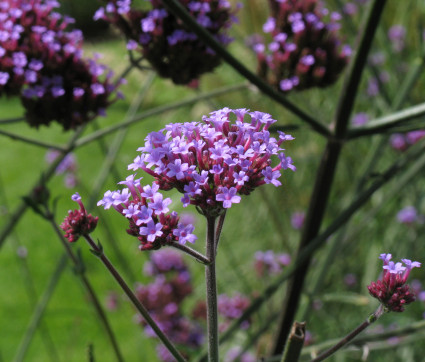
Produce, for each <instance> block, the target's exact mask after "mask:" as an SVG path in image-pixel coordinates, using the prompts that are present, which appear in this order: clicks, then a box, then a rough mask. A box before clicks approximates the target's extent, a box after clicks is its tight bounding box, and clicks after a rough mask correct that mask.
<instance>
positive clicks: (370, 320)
mask: <svg viewBox="0 0 425 362" xmlns="http://www.w3.org/2000/svg"><path fill="white" fill-rule="evenodd" d="M383 314H384V308H383V306H382V304H381V305H380V306H379V308H378V309H377V310H376V311H375V312H374V313H372V314H371V315H370V316H369V318H367V319H366V320H365V321H364V322H363V323H362V324H360V325H359V326H358V327H357V328H355V329H354V330H353V331H352V332H350V333H349V334H347V335H346V336H345V337H344V338H342V339H341V340H340V341H339V342H338V343H337V344H335V345H334V346H332V347H331V348H329V349H328V350H326V351H325V352H323V353H321V354H320V355H319V356H317V357H316V358H314V359H312V360H311V362H320V361H323V360H324V359H326V358H328V357H329V356H332V355H333V354H334V353H335V352H336V351H338V350H339V349H340V348H342V347H344V346H345V345H346V344H347V343H349V342H350V341H351V340H352V339H353V338H354V337H356V336H358V335H359V333H361V332H362V331H364V330H365V329H366V328H367V327H369V326H370V325H371V324H372V323H374V322H376V321H377V320H378V319H379V318H380V317H381V316H382V315H383Z"/></svg>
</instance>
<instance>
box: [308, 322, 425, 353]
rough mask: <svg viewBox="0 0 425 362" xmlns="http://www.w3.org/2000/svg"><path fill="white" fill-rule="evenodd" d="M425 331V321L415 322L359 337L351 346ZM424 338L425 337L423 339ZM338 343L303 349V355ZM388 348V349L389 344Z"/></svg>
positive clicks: (324, 343)
mask: <svg viewBox="0 0 425 362" xmlns="http://www.w3.org/2000/svg"><path fill="white" fill-rule="evenodd" d="M424 329H425V321H420V322H415V323H412V324H410V325H408V326H406V327H402V328H399V329H395V330H392V331H388V332H383V333H375V334H368V335H365V336H359V337H357V338H356V339H355V340H354V341H353V342H352V343H351V344H355V345H357V346H362V345H364V344H366V343H369V342H378V341H386V340H388V339H389V338H392V337H400V336H406V335H409V334H418V332H423V330H424ZM421 335H422V334H421V333H419V336H421ZM421 338H423V337H421ZM337 342H338V340H337V339H332V340H329V341H326V342H322V343H319V344H316V345H312V346H308V347H306V348H304V349H303V351H302V353H301V355H309V354H311V353H313V352H314V351H318V350H322V349H325V348H329V347H331V346H333V345H335V344H336V343H337ZM386 345H387V348H388V344H386Z"/></svg>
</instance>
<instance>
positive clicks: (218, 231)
mask: <svg viewBox="0 0 425 362" xmlns="http://www.w3.org/2000/svg"><path fill="white" fill-rule="evenodd" d="M226 213H227V210H224V212H223V213H222V214H221V215H220V217H219V218H218V222H217V228H216V230H215V241H214V250H215V255H217V250H218V244H219V242H220V236H221V232H222V231H223V225H224V220H225V219H226Z"/></svg>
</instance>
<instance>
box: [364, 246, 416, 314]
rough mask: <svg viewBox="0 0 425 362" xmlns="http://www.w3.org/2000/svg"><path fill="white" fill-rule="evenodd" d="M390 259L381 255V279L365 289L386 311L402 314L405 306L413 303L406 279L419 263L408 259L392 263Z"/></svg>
mask: <svg viewBox="0 0 425 362" xmlns="http://www.w3.org/2000/svg"><path fill="white" fill-rule="evenodd" d="M391 258H392V256H391V254H381V256H380V257H379V259H382V261H383V262H384V266H383V269H384V272H383V274H382V279H381V280H377V281H376V282H372V283H371V284H370V285H369V286H368V287H367V289H368V290H369V293H370V294H371V295H372V296H373V297H375V298H376V299H378V300H379V301H380V302H381V303H382V305H383V306H384V307H385V308H386V309H387V310H388V311H392V312H403V311H404V306H405V305H407V304H410V303H412V302H414V301H415V293H414V292H413V291H412V290H411V289H410V287H409V285H407V284H406V282H407V278H408V277H409V274H410V271H411V270H412V269H413V268H418V267H420V266H421V263H419V262H417V261H411V260H409V259H402V260H401V261H402V262H397V263H394V262H393V261H391ZM403 263H404V265H403Z"/></svg>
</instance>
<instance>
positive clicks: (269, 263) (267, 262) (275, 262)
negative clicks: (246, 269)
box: [254, 250, 291, 277]
mask: <svg viewBox="0 0 425 362" xmlns="http://www.w3.org/2000/svg"><path fill="white" fill-rule="evenodd" d="M254 258H255V261H254V268H255V271H256V273H257V275H258V276H259V277H263V276H268V275H275V274H279V273H280V272H281V270H282V267H283V266H286V265H289V263H290V262H291V257H290V255H289V254H286V253H283V254H275V253H274V252H273V251H272V250H267V251H257V252H256V253H255V255H254Z"/></svg>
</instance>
